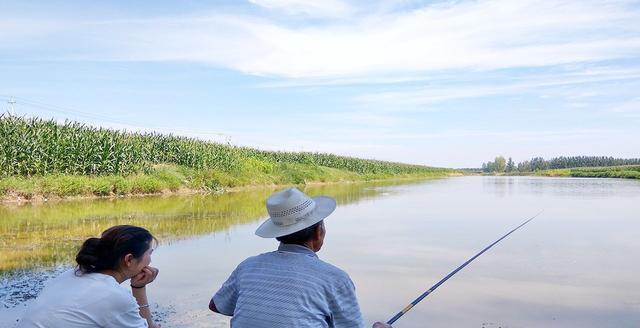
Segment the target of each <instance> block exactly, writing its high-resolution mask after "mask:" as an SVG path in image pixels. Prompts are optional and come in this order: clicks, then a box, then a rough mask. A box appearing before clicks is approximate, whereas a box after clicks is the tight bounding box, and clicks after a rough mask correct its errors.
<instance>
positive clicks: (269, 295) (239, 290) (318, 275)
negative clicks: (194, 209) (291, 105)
mask: <svg viewBox="0 0 640 328" xmlns="http://www.w3.org/2000/svg"><path fill="white" fill-rule="evenodd" d="M335 208H336V201H335V200H334V199H333V198H331V197H326V196H318V197H313V198H311V197H308V196H307V195H305V194H304V193H303V192H301V191H300V190H298V189H296V188H289V189H286V190H283V191H280V192H276V193H274V194H272V195H271V196H270V197H269V198H268V199H267V211H268V213H269V216H270V217H269V219H267V220H266V221H265V222H263V223H262V225H260V227H259V228H258V230H256V235H258V236H260V237H263V238H276V239H277V240H278V241H280V246H279V247H278V250H276V251H273V252H269V253H264V254H260V255H258V256H253V257H250V258H248V259H246V260H244V261H243V262H242V263H240V264H239V265H238V267H237V268H236V269H235V270H234V271H233V273H232V274H231V276H230V277H229V278H228V279H227V281H226V282H225V283H224V284H223V285H222V287H221V288H220V290H218V292H216V294H215V295H214V296H213V298H211V302H210V303H209V308H210V309H211V310H212V311H214V312H218V313H221V314H224V315H228V316H233V317H232V318H231V326H232V327H240V328H242V327H251V328H261V327H265V328H266V327H268V328H274V327H340V328H341V327H358V328H362V327H364V321H363V319H362V315H361V313H360V307H359V305H358V301H357V299H356V294H355V286H354V285H353V282H352V281H351V278H349V275H348V274H347V273H346V272H344V271H342V270H341V269H339V268H337V267H335V266H333V265H331V264H329V263H326V262H324V261H322V260H320V259H319V258H318V256H317V255H316V252H318V251H319V250H320V248H322V244H323V242H324V236H325V228H324V222H323V220H324V218H326V217H328V216H329V215H330V214H331V213H332V212H333V211H334V210H335ZM373 327H374V328H385V327H391V326H389V325H387V324H384V323H379V322H377V323H375V324H374V325H373Z"/></svg>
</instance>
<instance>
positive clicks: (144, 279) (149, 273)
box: [131, 267, 160, 328]
mask: <svg viewBox="0 0 640 328" xmlns="http://www.w3.org/2000/svg"><path fill="white" fill-rule="evenodd" d="M158 272H159V270H158V269H156V268H152V267H145V268H144V269H142V272H140V273H139V274H137V275H136V276H135V277H133V278H131V293H132V294H133V297H134V298H135V299H136V302H138V306H140V316H141V317H143V318H144V319H146V320H147V323H148V324H149V327H150V328H156V327H160V325H158V324H156V323H155V322H154V321H153V318H152V317H151V310H150V309H149V300H148V299H147V288H146V285H147V284H149V283H151V282H152V281H153V280H154V279H156V277H157V276H158Z"/></svg>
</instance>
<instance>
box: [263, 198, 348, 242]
mask: <svg viewBox="0 0 640 328" xmlns="http://www.w3.org/2000/svg"><path fill="white" fill-rule="evenodd" d="M312 199H313V201H314V202H315V203H316V207H315V208H314V209H313V211H312V212H311V213H310V214H309V215H308V216H307V217H306V218H304V219H303V220H300V221H298V222H296V223H295V224H292V225H288V226H278V225H275V224H274V223H273V221H272V220H271V218H268V219H267V220H266V221H264V222H262V224H261V225H260V226H259V227H258V229H257V230H256V235H258V236H260V237H262V238H277V237H282V236H286V235H289V234H292V233H294V232H298V231H300V230H302V229H305V228H308V227H310V226H312V225H314V224H316V223H318V222H320V221H322V220H323V219H324V218H326V217H327V216H329V215H330V214H331V213H333V211H334V210H335V209H336V201H335V199H333V198H331V197H326V196H317V197H312Z"/></svg>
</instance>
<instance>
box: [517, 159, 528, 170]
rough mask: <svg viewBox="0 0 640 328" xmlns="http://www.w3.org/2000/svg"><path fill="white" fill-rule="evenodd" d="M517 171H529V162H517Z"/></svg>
mask: <svg viewBox="0 0 640 328" xmlns="http://www.w3.org/2000/svg"><path fill="white" fill-rule="evenodd" d="M518 172H531V162H529V161H524V162H520V163H518Z"/></svg>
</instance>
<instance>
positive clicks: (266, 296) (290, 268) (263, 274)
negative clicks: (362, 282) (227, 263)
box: [213, 244, 364, 328]
mask: <svg viewBox="0 0 640 328" xmlns="http://www.w3.org/2000/svg"><path fill="white" fill-rule="evenodd" d="M213 302H214V304H215V305H216V308H217V309H218V311H219V312H220V313H222V314H226V315H232V316H233V318H232V319H231V326H232V327H236V328H243V327H247V328H248V327H251V328H260V327H269V328H273V327H358V328H362V327H364V322H363V320H362V315H361V314H360V307H359V306H358V301H357V299H356V295H355V286H354V285H353V282H352V281H351V278H349V275H348V274H347V273H346V272H344V271H342V270H340V269H339V268H337V267H335V266H333V265H331V264H329V263H326V262H324V261H322V260H320V259H319V258H318V256H317V255H316V254H315V253H314V252H313V251H312V250H310V249H308V248H306V247H304V246H299V245H290V244H280V247H278V250H277V251H274V252H269V253H264V254H260V255H258V256H254V257H250V258H248V259H246V260H245V261H243V262H242V263H240V264H239V265H238V267H237V268H236V269H235V270H234V271H233V273H232V274H231V276H230V277H229V279H227V281H226V282H225V283H224V284H223V285H222V287H221V288H220V290H218V292H217V293H216V294H215V295H214V296H213Z"/></svg>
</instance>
